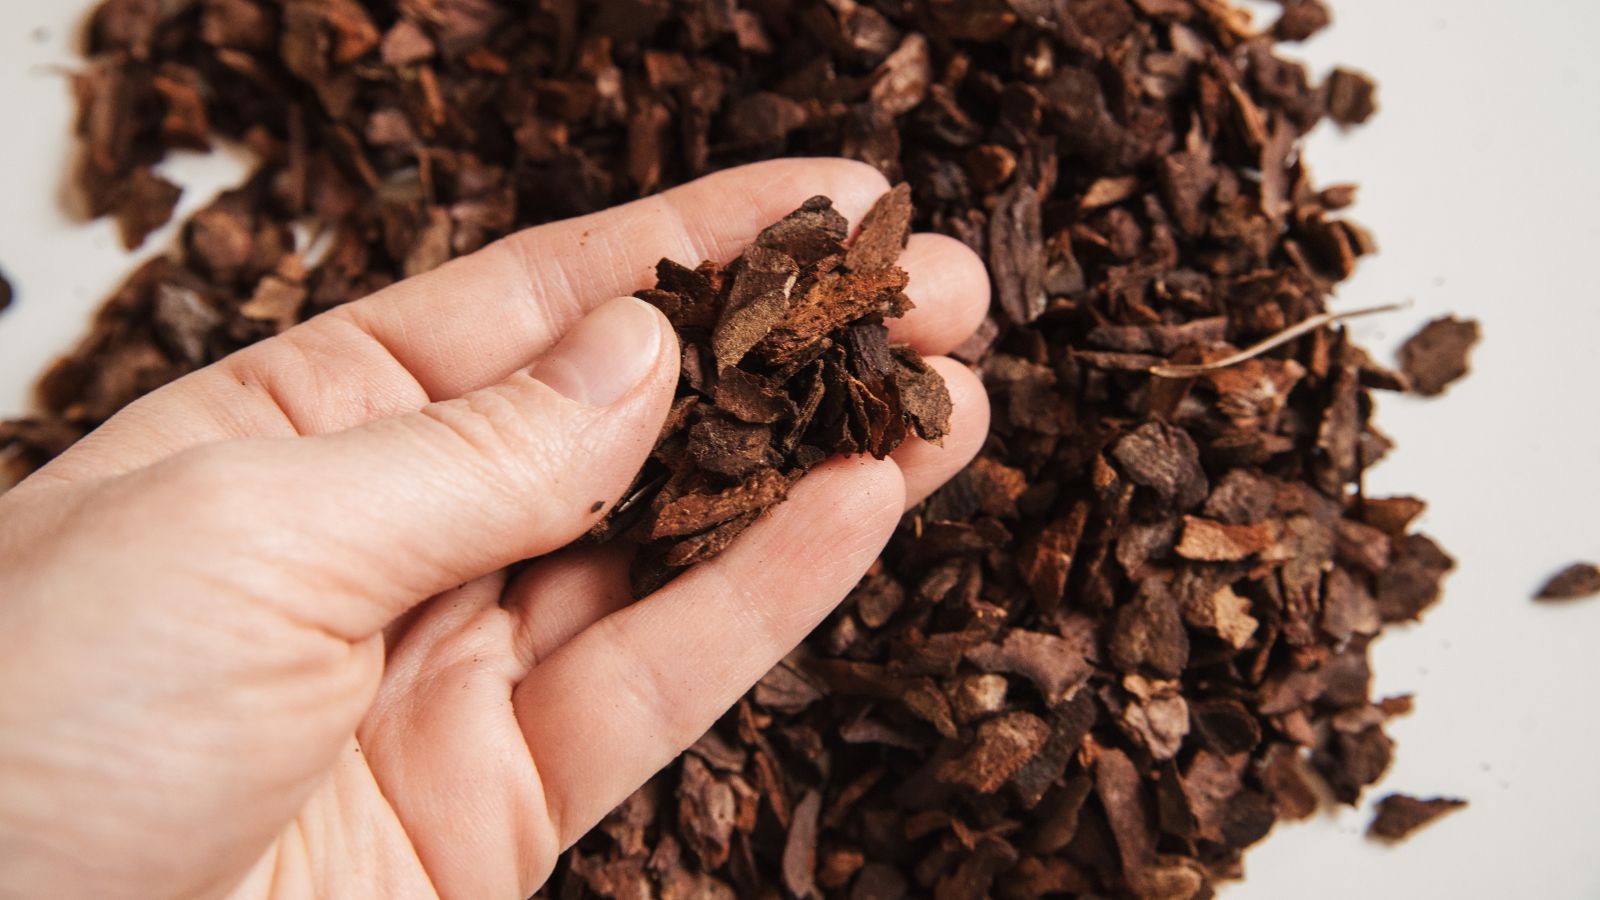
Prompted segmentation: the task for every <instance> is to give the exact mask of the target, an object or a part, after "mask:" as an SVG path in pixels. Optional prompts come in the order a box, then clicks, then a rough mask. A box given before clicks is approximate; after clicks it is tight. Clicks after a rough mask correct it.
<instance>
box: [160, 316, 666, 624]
mask: <svg viewBox="0 0 1600 900" xmlns="http://www.w3.org/2000/svg"><path fill="white" fill-rule="evenodd" d="M676 347H677V341H676V337H675V336H674V334H673V332H672V329H671V327H670V326H669V325H668V324H667V321H666V319H665V317H663V316H662V315H661V313H660V312H659V311H657V310H656V309H655V308H654V307H652V306H650V305H648V304H646V303H644V302H642V301H640V300H636V299H634V298H632V297H625V298H621V299H618V300H613V301H611V302H610V303H607V304H605V305H603V306H601V307H599V308H598V309H596V310H594V311H593V312H592V313H590V314H589V315H588V317H586V318H585V319H583V320H582V321H581V322H580V323H578V325H576V326H575V327H574V328H573V329H572V330H571V331H570V332H569V333H568V334H567V335H566V336H565V337H564V338H563V339H562V340H561V342H560V343H558V344H557V345H556V346H555V347H554V348H553V349H552V350H550V351H549V352H548V353H547V354H546V355H545V356H544V357H542V358H541V359H539V360H538V361H537V362H536V363H535V364H534V365H533V366H532V368H531V369H529V370H527V371H525V372H521V373H518V374H517V375H514V376H512V377H511V378H509V379H507V380H506V381H504V382H502V383H500V384H498V385H495V386H493V387H490V388H486V389H484V390H480V391H477V392H474V393H472V394H468V395H467V396H465V397H462V398H460V399H456V400H448V401H444V402H440V403H434V404H432V405H430V406H428V407H426V408H424V409H422V410H420V411H419V412H416V413H412V414H409V415H404V416H399V417H396V418H391V419H384V420H380V421H376V422H372V423H369V424H367V425H363V426H361V427H359V428H354V429H351V430H349V431H344V432H338V433H335V434H330V435H324V436H316V437H307V438H298V439H294V440H288V441H245V442H235V443H230V444H222V445H215V446H213V447H210V448H205V449H202V450H200V451H197V452H196V453H191V454H184V455H180V456H179V457H176V458H174V459H173V460H171V461H170V462H169V463H168V464H164V465H163V466H160V467H158V468H164V467H165V466H166V465H170V466H172V467H173V471H172V472H170V473H167V475H166V477H160V478H158V479H157V480H158V481H161V482H167V483H169V484H171V483H173V482H176V483H178V484H179V485H183V483H184V482H189V483H188V484H187V485H183V487H182V488H181V495H182V502H183V503H184V504H185V505H186V506H189V507H193V506H194V505H195V504H196V503H197V501H198V502H199V503H202V504H203V508H202V512H201V513H200V515H201V516H202V518H203V519H204V517H206V516H207V513H208V512H209V513H211V514H212V520H210V521H205V522H203V524H202V526H201V527H196V523H195V522H193V521H186V522H184V523H182V527H183V528H184V530H185V531H188V532H190V534H191V535H194V536H195V540H196V541H197V542H202V543H204V544H206V545H208V546H210V547H212V548H215V552H216V553H217V555H219V556H222V557H223V558H225V559H226V561H227V564H228V565H229V566H230V567H231V568H232V574H231V576H230V577H232V578H234V579H242V580H243V583H244V584H246V585H247V586H248V590H249V593H250V594H252V595H253V596H257V597H268V598H272V602H274V603H281V604H286V605H292V608H290V609H288V610H287V612H289V613H290V614H292V615H293V616H294V617H295V618H296V620H298V621H301V622H304V623H306V624H310V625H314V626H317V627H320V628H323V629H325V630H327V631H330V632H332V633H334V634H338V635H340V636H342V637H345V638H347V639H349V640H351V641H359V640H361V639H364V638H366V637H370V636H371V635H372V634H375V633H376V632H377V631H379V630H380V629H382V628H383V627H384V626H385V625H387V624H388V623H389V622H390V621H392V620H393V619H394V618H395V617H396V616H398V615H399V614H400V613H402V612H404V611H405V610H406V609H408V608H409V607H410V606H412V605H414V604H416V603H417V602H419V601H420V600H421V599H423V598H425V597H428V596H432V595H433V594H436V593H439V592H441V591H444V590H447V589H449V588H451V587H455V586H456V585H459V584H462V583H464V582H467V581H470V580H471V579H473V578H476V577H478V576H481V575H483V574H486V573H488V572H491V571H494V570H496V569H498V568H501V567H503V566H507V565H510V564H512V563H514V562H516V561H518V560H522V559H527V558H529V557H533V556H538V555H541V554H544V553H548V552H550V551H552V550H555V549H557V548H559V547H561V546H563V545H565V544H567V543H570V542H571V541H573V540H575V539H576V538H578V537H579V536H581V535H582V534H583V533H584V532H585V531H587V530H588V529H589V528H591V527H592V526H593V525H594V524H595V523H596V522H597V521H598V520H599V519H600V517H601V516H602V515H603V510H604V509H607V508H609V507H611V506H612V505H614V504H615V503H616V502H617V500H618V498H619V497H620V496H621V494H622V492H623V491H625V490H626V489H627V487H628V485H629V483H630V482H631V481H632V479H633V477H634V476H635V475H636V474H637V473H638V471H639V469H640V467H641V466H642V465H643V464H644V461H645V459H646V458H647V456H648V455H649V453H650V451H651V449H652V447H653V446H654V443H655V440H656V437H657V436H658V435H659V434H660V430H661V425H662V422H663V420H664V419H665V417H666V413H667V410H668V408H669V407H670V405H671V403H672V397H673V389H674V386H675V384H676V381H677V371H678V354H677V352H676ZM186 457H187V458H186ZM196 479H198V481H199V484H195V483H194V481H195V480H196ZM241 494H242V496H241ZM175 499H177V498H175ZM245 517H248V518H245ZM211 526H216V527H211ZM191 546H192V545H191ZM330 593H331V594H332V595H334V596H332V597H330Z"/></svg>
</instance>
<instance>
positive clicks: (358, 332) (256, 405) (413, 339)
mask: <svg viewBox="0 0 1600 900" xmlns="http://www.w3.org/2000/svg"><path fill="white" fill-rule="evenodd" d="M887 187H888V183H887V182H886V181H885V180H884V178H883V176H882V175H881V174H879V173H878V171H877V170H876V169H873V168H872V167H870V166H867V165H864V164H862V163H857V162H852V161H849V160H841V159H788V160H774V161H770V162H765V163H758V164H755V165H750V166H744V167H741V168H737V169H730V170H727V171H724V172H719V173H717V174H714V175H709V176H707V177H705V178H702V179H700V180H698V181H694V182H691V183H690V184H687V185H684V186H682V187H679V188H676V189H674V190H671V191H667V192H665V193H663V194H659V195H656V196H652V197H649V198H646V199H644V200H639V201H636V202H634V203H629V204H626V205H624V206H620V207H617V208H615V209H611V210H607V211H605V212H601V213H595V214H593V215H589V216H583V217H581V218H577V219H570V220H567V221H563V222H557V223H553V224H550V225H544V226H540V227H538V228H531V229H528V230H526V231H522V232H518V233H517V234H514V235H512V236H510V237H508V238H506V239H504V240H502V241H499V242H497V243H495V244H492V245H490V246H489V247H486V248H484V249H483V250H481V251H479V252H477V253H474V254H472V255H470V256H466V257H463V258H461V259H458V260H455V261H453V262H450V263H447V264H446V265H444V266H441V267H440V268H438V269H436V270H434V271H432V272H429V273H428V274H426V275H422V276H419V277H417V278H412V279H409V280H407V281H404V282H401V283H399V284H396V285H393V286H391V287H389V288H387V289H385V290H382V291H379V292H378V293H376V294H373V295H372V296H370V297H367V298H365V299H363V300H359V301H356V302H354V303H350V304H346V305H344V306H342V307H339V308H338V309H335V310H333V311H331V312H329V313H326V314H324V315H321V316H318V317H316V318H315V319H312V320H311V321H309V322H307V323H305V324H303V325H300V326H299V327H296V328H293V329H290V330H289V331H287V332H285V333H284V334H282V335H279V336H278V337H275V338H272V339H269V340H267V341H263V342H261V343H259V344H256V345H254V346H252V347H249V348H246V349H245V350H242V351H240V352H239V353H236V354H234V355H233V356H230V357H228V358H227V359H225V360H223V361H222V362H220V363H218V364H216V365H215V366H211V367H208V368H206V369H202V370H200V371H199V372H196V373H194V374H192V375H189V376H188V377H186V378H183V379H180V380H179V381H177V382H174V383H173V384H171V385H168V386H167V387H165V388H163V389H161V390H159V391H156V392H155V393H153V394H151V395H150V396H148V397H146V398H144V399H143V400H140V401H139V402H138V403H135V404H133V406H132V407H130V408H129V409H128V410H126V411H125V412H124V413H123V414H121V415H119V416H117V417H116V418H114V419H113V420H112V421H111V422H109V423H107V425H106V426H104V427H103V428H101V429H100V430H99V431H97V432H96V433H95V434H92V435H90V436H89V438H88V439H86V440H85V441H83V442H80V444H79V445H78V446H77V447H76V448H74V449H73V450H72V451H71V452H70V453H68V454H67V455H66V456H64V457H62V458H61V459H60V460H57V461H56V463H54V464H52V465H51V466H50V467H49V468H48V469H47V470H46V471H48V472H50V473H51V474H50V476H48V477H57V478H72V479H76V478H85V477H105V476H107V475H112V474H117V473H121V472H126V471H130V470H131V469H134V468H138V467H141V466H145V465H149V464H150V463H152V462H154V461H156V460H158V459H161V458H164V457H166V456H170V455H172V454H174V453H177V452H179V451H181V450H183V449H185V448H187V447H191V446H195V445H198V444H202V443H209V442H214V441H218V440H227V439H231V438H242V437H255V436H289V435H294V434H322V433H327V432H330V431H338V430H341V429H344V428H349V427H353V426H355V425H359V424H362V423H364V422H368V421H372V420H374V419H378V418H384V417H387V416H393V415H398V414H401V413H405V412H410V411H414V410H416V409H419V408H421V407H422V406H423V405H424V404H426V403H428V402H429V401H430V400H443V399H450V398H454V397H458V396H460V395H462V394H464V393H466V392H468V391H472V390H477V389H479V388H482V387H485V386H487V385H491V384H496V383H498V382H500V381H501V380H503V379H505V378H506V377H508V376H509V375H510V374H511V373H513V372H515V371H517V370H519V369H521V368H522V367H524V366H526V365H527V363H528V361H529V360H531V359H533V358H535V357H536V356H537V355H538V354H540V353H541V352H543V351H544V350H545V349H547V348H548V347H549V346H550V345H551V344H553V343H554V342H555V340H556V339H557V338H558V337H559V336H560V335H561V334H562V333H563V332H564V331H565V330H566V329H567V328H568V327H570V326H571V325H572V323H574V322H576V321H577V320H578V319H579V318H581V317H582V316H583V315H584V314H585V313H586V312H587V311H589V310H590V309H593V308H594V307H595V306H597V305H599V304H600V303H603V302H605V301H606V300H609V299H611V298H612V297H616V296H620V295H623V294H631V293H633V292H634V291H636V290H639V289H640V288H643V287H648V286H650V285H652V284H654V267H655V265H656V263H657V262H658V261H659V260H661V259H662V258H670V259H674V260H677V261H680V262H684V263H687V264H691V265H692V264H694V263H697V262H699V261H700V260H702V259H713V260H719V261H720V260H726V259H728V258H730V257H732V256H734V255H735V254H737V253H738V252H739V250H740V249H742V248H743V247H744V246H745V245H747V244H748V243H749V242H750V241H751V240H753V239H754V238H755V236H756V235H757V234H759V233H760V231H761V229H763V228H764V227H766V226H767V225H770V224H771V223H772V222H774V221H776V220H778V219H779V218H781V217H782V216H784V215H786V214H788V213H789V212H791V211H792V210H794V209H795V208H797V207H798V206H799V205H800V204H801V203H803V202H804V201H805V200H806V199H807V198H809V197H811V196H814V195H817V194H826V195H828V196H830V197H832V198H833V200H834V202H835V204H836V206H837V208H838V209H839V211H840V212H841V213H842V214H843V215H845V216H846V217H847V218H849V219H850V220H851V221H852V222H856V221H859V220H860V218H861V216H862V215H863V214H865V212H866V211H867V209H869V208H870V207H871V205H872V203H873V202H874V201H875V200H876V199H877V197H878V196H879V195H880V194H881V193H882V192H883V191H884V190H886V189H887ZM928 280H929V281H930V283H932V282H938V281H940V280H942V279H940V278H938V277H934V276H930V278H929V279H928Z"/></svg>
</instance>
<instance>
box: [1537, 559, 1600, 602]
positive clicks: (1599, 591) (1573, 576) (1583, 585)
mask: <svg viewBox="0 0 1600 900" xmlns="http://www.w3.org/2000/svg"><path fill="white" fill-rule="evenodd" d="M1595 596H1600V566H1596V565H1595V564H1594V563H1573V564H1572V565H1570V566H1567V567H1566V568H1565V569H1562V570H1561V571H1560V572H1557V573H1556V574H1555V575H1552V576H1551V577H1550V580H1549V581H1546V582H1545V583H1544V587H1542V588H1540V589H1539V593H1538V594H1537V595H1536V597H1535V599H1537V600H1581V599H1583V598H1586V597H1595Z"/></svg>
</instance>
